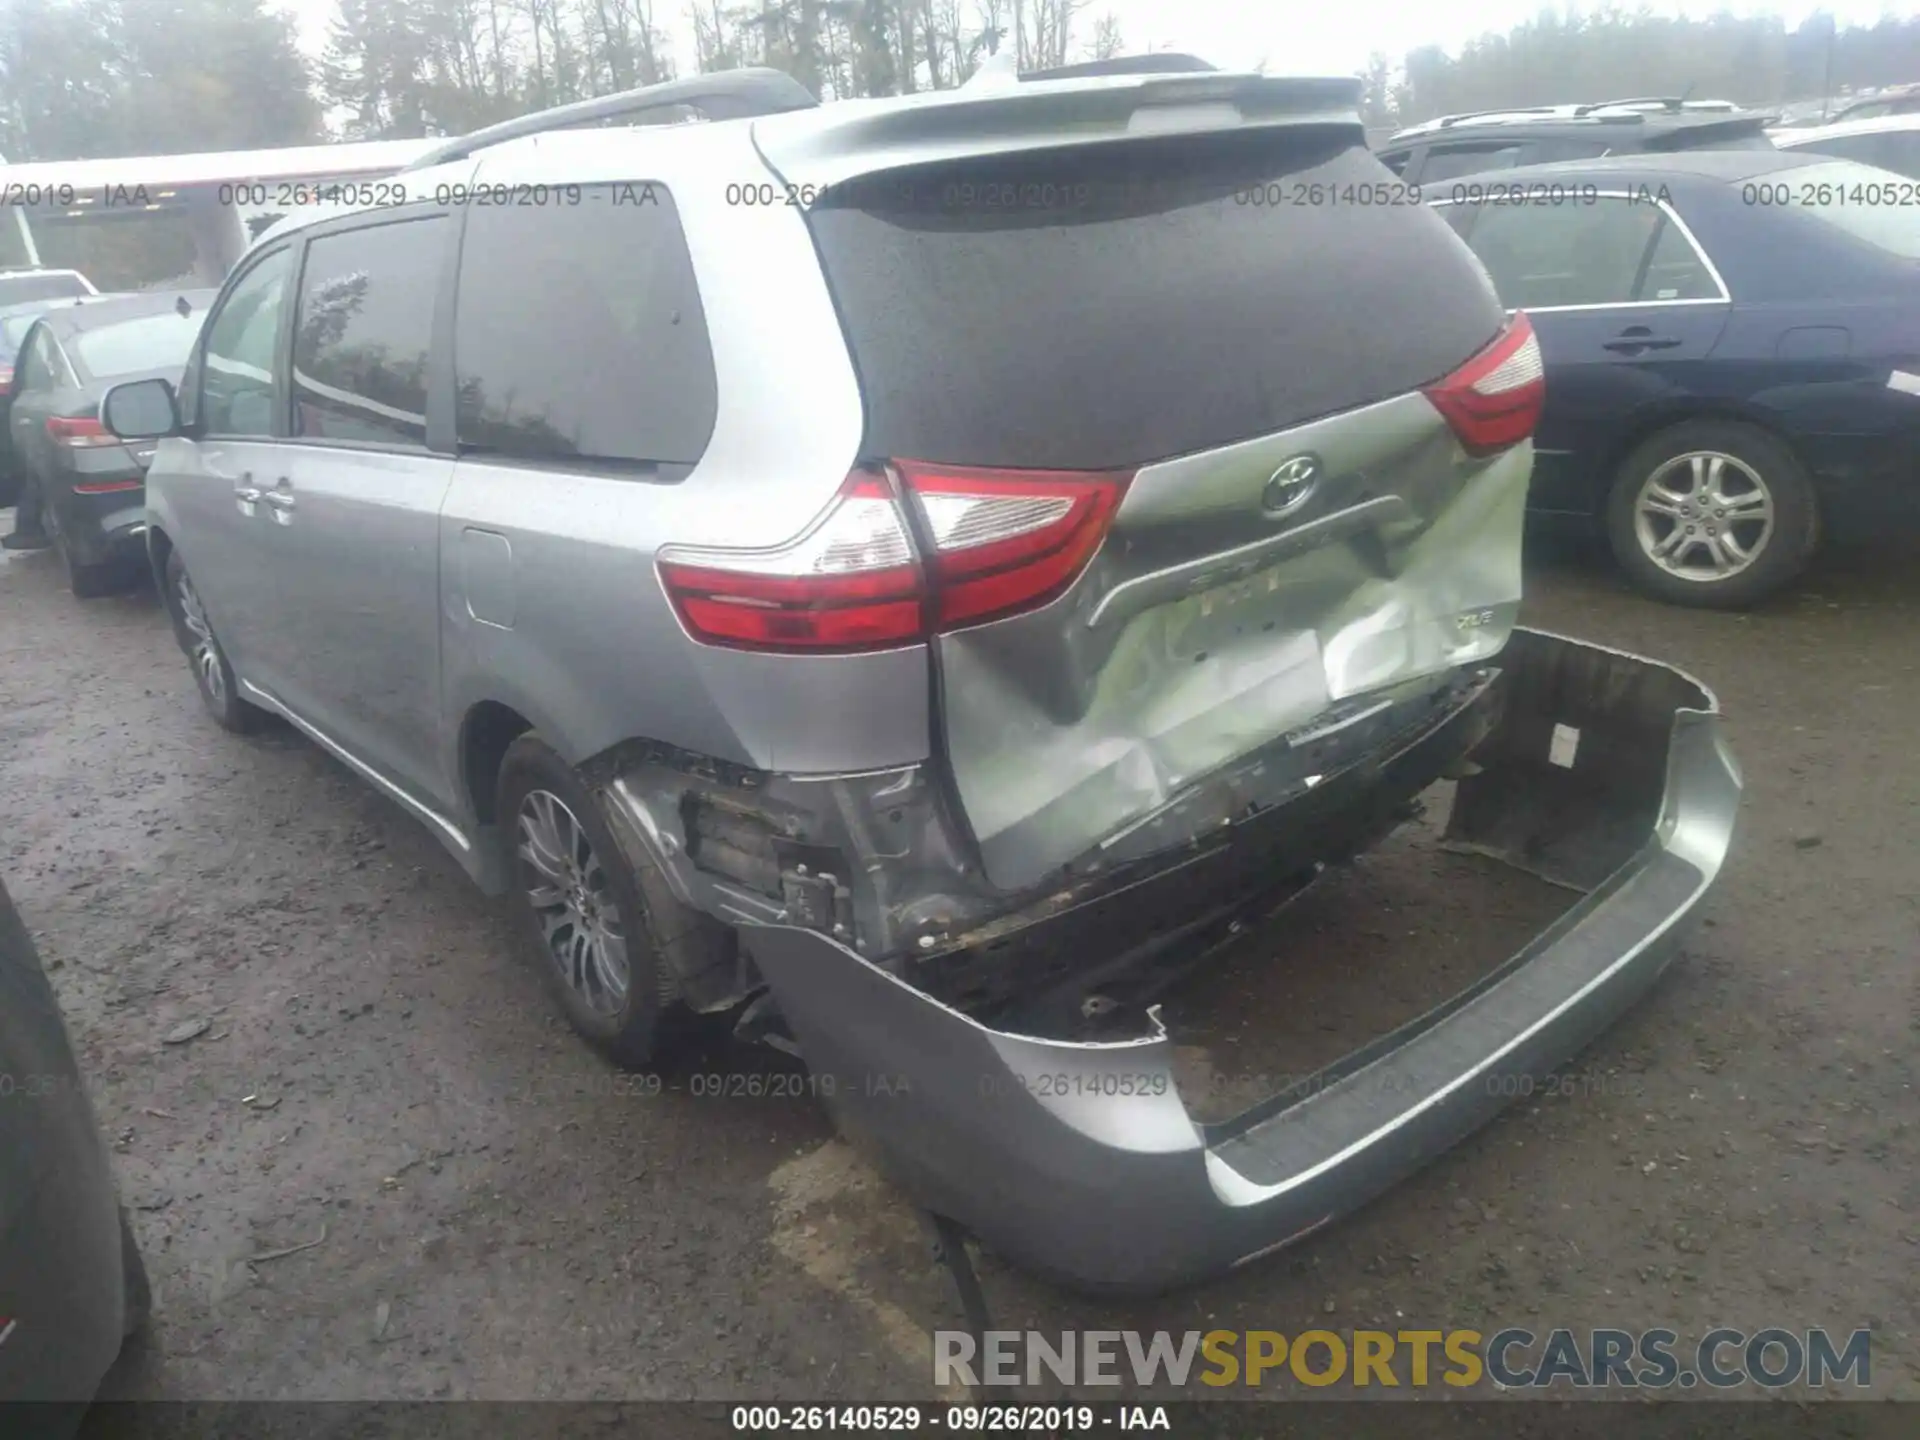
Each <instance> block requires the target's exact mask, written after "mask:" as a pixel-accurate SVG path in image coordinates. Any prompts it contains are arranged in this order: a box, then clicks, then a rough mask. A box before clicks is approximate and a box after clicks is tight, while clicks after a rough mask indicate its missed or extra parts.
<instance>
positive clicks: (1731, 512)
mask: <svg viewBox="0 0 1920 1440" xmlns="http://www.w3.org/2000/svg"><path fill="white" fill-rule="evenodd" d="M1773 524H1774V506H1773V492H1772V491H1771V490H1769V489H1768V488H1767V482H1766V481H1765V480H1763V479H1761V478H1760V472H1759V471H1757V470H1755V469H1754V468H1753V467H1752V466H1751V465H1749V464H1747V462H1746V461H1744V460H1741V459H1739V458H1738V457H1737V456H1733V455H1728V454H1725V453H1724V452H1722V451H1718V450H1696V451H1690V452H1688V453H1687V454H1684V455H1676V456H1674V457H1673V458H1672V459H1670V460H1667V461H1666V462H1664V463H1663V464H1662V465H1661V466H1660V467H1659V468H1658V469H1656V470H1655V471H1654V472H1653V473H1652V474H1651V475H1649V476H1648V477H1647V478H1646V481H1645V482H1644V483H1643V484H1642V485H1641V486H1640V493H1639V494H1638V495H1637V496H1636V497H1635V498H1634V505H1633V533H1634V538H1635V539H1636V540H1637V541H1638V542H1639V545H1640V549H1641V552H1642V553H1643V554H1644V555H1645V556H1646V557H1647V558H1648V559H1649V560H1651V561H1653V563H1654V564H1656V565H1658V566H1659V567H1660V568H1661V569H1662V570H1664V571H1666V572H1667V573H1668V574H1669V575H1673V576H1676V577H1677V578H1679V579H1682V580H1693V581H1716V580H1725V579H1728V578H1729V577H1731V576H1734V575H1738V574H1739V573H1740V572H1741V571H1743V570H1745V569H1746V568H1747V567H1748V566H1749V565H1751V564H1753V562H1754V561H1755V560H1756V559H1758V558H1759V556H1760V553H1761V551H1763V550H1764V549H1766V547H1767V542H1768V541H1770V540H1771V539H1772V538H1773Z"/></svg>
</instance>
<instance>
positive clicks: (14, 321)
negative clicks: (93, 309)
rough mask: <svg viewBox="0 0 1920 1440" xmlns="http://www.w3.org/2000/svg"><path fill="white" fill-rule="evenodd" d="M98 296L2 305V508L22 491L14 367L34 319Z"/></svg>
mask: <svg viewBox="0 0 1920 1440" xmlns="http://www.w3.org/2000/svg"><path fill="white" fill-rule="evenodd" d="M94 298H97V297H94V296H86V295H83V296H80V297H78V298H74V297H71V296H63V297H61V298H60V299H57V300H27V301H20V302H16V303H14V304H11V305H0V508H4V507H6V506H8V505H11V504H13V501H14V496H15V494H16V493H17V492H18V490H19V485H20V475H19V471H18V469H17V468H16V467H15V464H14V458H13V431H12V427H11V426H10V425H9V424H8V423H7V416H8V415H9V414H10V413H11V411H12V408H13V367H14V361H15V360H17V359H18V358H19V356H20V346H21V345H22V343H24V342H25V340H26V338H27V332H28V331H29V330H31V329H32V328H33V322H34V321H36V320H38V319H39V318H40V317H41V316H42V315H44V314H46V313H47V312H48V311H49V310H55V309H59V308H60V307H62V306H65V305H84V304H86V303H88V301H90V300H92V299H94Z"/></svg>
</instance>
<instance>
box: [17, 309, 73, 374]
mask: <svg viewBox="0 0 1920 1440" xmlns="http://www.w3.org/2000/svg"><path fill="white" fill-rule="evenodd" d="M64 368H65V367H64V363H63V361H62V359H61V356H60V349H59V347H58V346H57V345H55V344H54V343H53V332H52V331H50V330H48V329H47V328H46V326H44V325H43V326H41V327H40V328H39V329H38V330H36V331H34V332H33V338H32V339H31V340H29V341H28V342H27V352H26V354H25V355H24V356H23V357H22V358H21V362H20V389H22V390H52V389H54V388H55V387H57V386H58V385H59V384H60V381H61V371H62V370H63V369H64Z"/></svg>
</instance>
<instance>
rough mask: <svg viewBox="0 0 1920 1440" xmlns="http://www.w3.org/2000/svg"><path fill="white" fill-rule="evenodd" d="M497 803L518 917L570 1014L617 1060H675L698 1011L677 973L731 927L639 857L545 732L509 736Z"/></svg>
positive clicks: (728, 943)
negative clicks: (680, 895)
mask: <svg viewBox="0 0 1920 1440" xmlns="http://www.w3.org/2000/svg"><path fill="white" fill-rule="evenodd" d="M496 807H497V808H496V810H495V812H494V813H495V814H496V815H498V816H499V821H500V826H501V829H502V830H503V831H504V832H505V834H506V835H507V837H508V843H509V844H510V845H512V847H513V867H512V871H513V873H512V879H511V881H510V890H509V899H508V904H509V905H510V907H511V908H512V910H513V918H514V926H515V928H516V929H517V930H518V931H519V933H520V935H521V938H522V940H523V942H524V943H525V944H526V945H527V946H528V948H529V950H530V951H531V953H532V954H533V956H534V958H535V961H536V963H537V964H538V965H539V966H540V971H541V974H542V975H543V976H544V977H545V979H546V981H547V984H548V986H549V988H550V989H551V990H552V991H553V994H554V997H555V998H556V999H557V1000H558V1001H559V1002H560V1008H561V1010H562V1011H563V1012H564V1013H565V1014H566V1017H567V1020H568V1022H569V1023H570V1024H571V1025H572V1026H573V1028H574V1029H575V1030H576V1031H578V1032H579V1034H580V1035H581V1036H582V1037H583V1038H584V1039H585V1040H586V1041H587V1042H588V1043H589V1044H591V1045H592V1046H594V1048H595V1049H597V1050H599V1051H600V1052H601V1053H602V1054H603V1055H605V1056H607V1057H608V1058H609V1059H611V1060H612V1061H614V1062H615V1063H616V1064H619V1065H623V1066H627V1067H630V1068H634V1069H639V1068H644V1067H649V1066H653V1067H657V1066H659V1065H661V1064H663V1063H666V1062H667V1061H669V1060H670V1059H671V1058H672V1054H673V1051H674V1049H675V1048H676V1046H677V1045H678V1044H679V1043H680V1042H682V1041H683V1040H684V1039H686V1038H687V1035H688V1031H689V1029H690V1025H691V1021H692V1019H693V1015H692V1012H691V1010H689V1008H688V1007H687V1005H686V1004H685V1002H684V1001H683V1000H682V999H681V997H680V991H679V986H678V985H677V983H676V982H675V979H674V977H675V975H676V974H678V973H679V971H680V969H681V968H685V969H686V973H688V974H695V973H698V972H699V970H700V969H701V968H703V967H704V966H706V965H708V964H710V963H712V956H713V953H714V951H713V949H712V947H716V946H721V947H727V948H728V949H729V950H730V949H731V947H732V945H733V944H734V937H733V932H732V931H731V930H730V929H728V928H727V927H726V926H725V925H722V924H721V923H720V922H719V921H717V920H715V919H713V918H712V917H711V916H709V915H706V914H703V913H702V912H700V911H698V910H693V909H691V908H689V907H688V906H686V905H684V904H682V903H681V902H680V901H679V900H677V899H676V898H675V897H674V895H673V892H672V890H671V889H670V888H669V887H668V885H667V881H666V877H665V876H664V875H662V874H661V873H660V871H659V869H658V868H657V867H655V866H654V865H653V864H652V863H651V862H650V861H642V862H641V863H640V865H638V866H637V867H635V866H632V865H630V864H629V862H628V860H627V857H626V854H625V852H624V851H622V849H621V848H620V845H619V842H618V841H616V840H615V839H614V837H613V833H612V831H611V830H610V829H609V828H608V826H607V823H606V820H605V818H604V817H603V816H602V814H601V810H600V803H599V801H598V800H597V799H596V798H595V797H594V795H593V794H592V792H591V791H589V790H588V789H587V787H586V786H585V785H584V784H583V783H581V781H580V778H579V777H578V776H577V775H575V774H574V771H573V767H572V766H570V765H569V764H567V762H566V761H565V760H563V759H561V757H560V756H559V755H558V754H556V753H555V752H554V751H553V750H552V749H551V748H549V747H548V746H547V745H546V744H545V743H544V742H542V741H541V740H540V739H539V738H538V737H537V736H534V735H531V734H528V735H522V736H521V737H520V738H519V739H517V740H515V741H514V742H513V744H512V745H510V746H508V747H507V753H506V757H505V758H504V759H503V760H502V762H501V765H500V779H499V784H498V789H497V792H496ZM675 956H678V957H679V958H680V960H681V961H682V965H679V966H677V965H676V964H675V963H674V959H673V957H675Z"/></svg>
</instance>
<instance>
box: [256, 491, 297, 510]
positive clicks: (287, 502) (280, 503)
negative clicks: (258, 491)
mask: <svg viewBox="0 0 1920 1440" xmlns="http://www.w3.org/2000/svg"><path fill="white" fill-rule="evenodd" d="M261 498H263V499H264V500H265V501H266V502H267V503H268V504H269V505H271V506H273V508H274V509H276V510H291V509H293V496H292V494H291V493H290V492H288V491H286V490H269V491H267V493H266V494H265V495H264V496H263V497H261Z"/></svg>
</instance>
